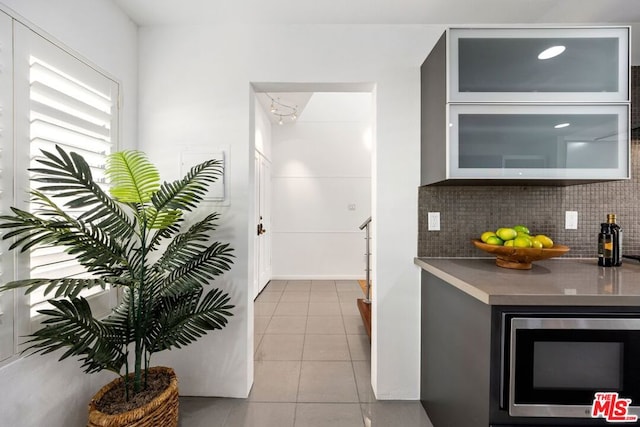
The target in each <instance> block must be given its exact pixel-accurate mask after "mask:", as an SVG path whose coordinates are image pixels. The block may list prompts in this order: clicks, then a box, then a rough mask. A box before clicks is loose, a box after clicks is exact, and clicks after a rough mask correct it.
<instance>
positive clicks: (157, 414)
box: [87, 366, 178, 427]
mask: <svg viewBox="0 0 640 427" xmlns="http://www.w3.org/2000/svg"><path fill="white" fill-rule="evenodd" d="M149 372H166V373H167V374H168V375H169V376H170V378H171V379H170V381H169V387H167V389H166V390H164V391H163V392H162V393H160V395H159V396H158V397H156V398H155V399H154V400H152V401H151V402H149V403H147V404H146V405H144V406H141V407H140V408H136V409H132V410H131V411H128V412H123V413H121V414H114V415H109V414H105V413H103V412H100V411H99V410H98V409H96V405H95V402H98V401H99V400H100V398H101V397H102V396H104V394H105V393H107V392H108V391H109V390H110V389H111V388H113V387H114V386H116V385H117V384H119V383H121V382H122V378H117V379H115V380H113V381H111V382H110V383H109V384H107V385H105V386H104V387H102V388H101V389H100V390H99V391H98V392H97V393H96V395H95V396H93V399H91V402H90V403H89V423H88V424H87V427H177V426H178V377H177V376H176V373H175V372H174V371H173V369H171V368H165V367H162V366H157V367H153V368H150V369H149ZM131 375H133V374H131Z"/></svg>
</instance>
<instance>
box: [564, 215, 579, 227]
mask: <svg viewBox="0 0 640 427" xmlns="http://www.w3.org/2000/svg"><path fill="white" fill-rule="evenodd" d="M564 228H565V229H567V230H577V229H578V211H566V212H565V213H564Z"/></svg>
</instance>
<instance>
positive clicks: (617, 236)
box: [607, 214, 622, 266]
mask: <svg viewBox="0 0 640 427" xmlns="http://www.w3.org/2000/svg"><path fill="white" fill-rule="evenodd" d="M607 223H608V224H609V228H610V230H611V234H612V235H613V253H612V258H613V265H615V266H620V265H622V229H621V228H620V226H619V225H618V224H616V215H615V214H608V215H607Z"/></svg>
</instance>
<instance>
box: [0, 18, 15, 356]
mask: <svg viewBox="0 0 640 427" xmlns="http://www.w3.org/2000/svg"><path fill="white" fill-rule="evenodd" d="M12 40H13V37H12V19H11V17H9V16H8V15H5V14H4V13H0V213H1V214H3V215H4V214H8V213H10V211H9V208H10V206H11V203H12V201H13V124H12V119H13V66H12V54H13V52H12V49H11V46H12V44H13V43H12ZM8 247H9V242H7V241H0V283H2V284H4V283H6V282H8V281H10V280H13V277H14V275H13V264H14V263H13V261H14V256H13V254H12V253H9V251H8ZM14 305H15V304H14V292H13V291H9V292H3V293H1V294H0V313H1V314H0V361H2V360H5V359H7V358H9V357H11V356H12V355H13V353H14V351H15V341H14V336H15V332H14V325H15V321H14V315H13V314H14Z"/></svg>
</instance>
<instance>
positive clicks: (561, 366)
mask: <svg viewBox="0 0 640 427" xmlns="http://www.w3.org/2000/svg"><path fill="white" fill-rule="evenodd" d="M503 322H504V323H503V331H504V335H503V337H502V352H503V361H504V363H503V367H504V368H503V369H504V371H503V374H502V375H501V377H502V385H501V388H502V390H503V393H504V394H503V396H506V399H505V400H504V401H505V403H506V404H507V405H508V411H509V415H510V416H511V417H570V418H591V417H592V406H593V402H594V399H595V394H596V393H600V392H617V393H618V395H619V396H620V397H621V398H625V399H631V403H630V405H629V408H628V414H630V415H640V318H634V317H633V316H632V315H629V314H626V315H624V316H620V315H615V314H603V313H598V314H594V315H584V314H580V315H575V316H571V315H566V316H565V315H559V314H558V313H552V314H548V315H545V314H543V313H536V314H528V315H525V316H519V315H517V314H513V315H512V316H506V318H504V319H503Z"/></svg>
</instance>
